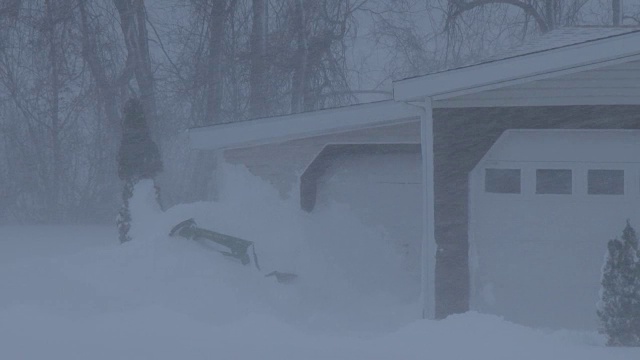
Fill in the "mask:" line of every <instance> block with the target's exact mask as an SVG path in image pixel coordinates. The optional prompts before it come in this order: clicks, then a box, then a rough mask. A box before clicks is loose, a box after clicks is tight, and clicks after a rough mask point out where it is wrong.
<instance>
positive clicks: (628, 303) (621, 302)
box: [598, 221, 640, 346]
mask: <svg viewBox="0 0 640 360" xmlns="http://www.w3.org/2000/svg"><path fill="white" fill-rule="evenodd" d="M639 255H640V253H639V249H638V237H637V235H636V232H635V230H634V229H633V227H631V224H629V222H628V221H627V226H626V227H625V229H624V231H623V233H622V238H621V240H618V239H613V240H610V241H609V243H608V245H607V255H606V260H605V264H604V267H603V268H602V281H601V284H602V288H601V290H600V302H599V303H598V317H599V318H600V321H601V322H602V325H603V330H604V332H605V333H606V334H607V336H608V339H609V340H608V345H609V346H640V260H639Z"/></svg>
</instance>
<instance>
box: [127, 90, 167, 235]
mask: <svg viewBox="0 0 640 360" xmlns="http://www.w3.org/2000/svg"><path fill="white" fill-rule="evenodd" d="M161 171H162V159H161V158H160V152H159V151H158V146H157V145H156V144H155V143H154V142H153V140H152V139H151V135H150V133H149V127H148V126H147V121H146V119H145V117H144V111H143V109H142V104H141V103H140V100H138V99H130V100H129V101H127V103H126V104H125V106H124V121H123V123H122V142H121V143H120V149H119V150H118V176H119V177H120V179H121V180H122V181H124V187H123V190H122V207H121V208H120V212H119V213H118V217H117V219H116V223H117V225H118V233H119V237H120V242H126V241H129V240H131V236H129V229H130V228H131V220H132V218H131V212H130V210H129V199H131V197H132V196H133V192H134V191H135V189H136V184H137V183H138V181H140V180H143V179H153V178H154V177H155V176H156V175H157V174H158V173H160V172H161ZM156 191H157V189H156Z"/></svg>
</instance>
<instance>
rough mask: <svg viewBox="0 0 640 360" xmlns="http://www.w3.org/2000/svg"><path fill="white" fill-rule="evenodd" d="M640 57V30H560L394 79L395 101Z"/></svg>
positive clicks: (467, 90)
mask: <svg viewBox="0 0 640 360" xmlns="http://www.w3.org/2000/svg"><path fill="white" fill-rule="evenodd" d="M638 58H640V28H635V27H634V28H629V27H624V28H606V27H580V28H562V29H557V30H553V31H550V32H549V33H547V34H544V35H541V36H539V37H537V38H536V39H533V40H532V41H530V42H528V43H526V44H524V45H522V46H520V47H517V48H514V49H511V50H508V51H505V52H503V53H500V54H498V55H495V56H492V57H490V58H488V59H485V60H483V61H480V62H478V63H475V64H472V65H466V66H462V67H459V68H454V69H448V70H444V71H440V72H434V73H430V74H426V75H421V76H416V77H411V78H407V79H403V80H399V81H396V82H394V86H393V87H394V99H395V100H400V101H421V100H423V99H425V98H429V97H430V98H432V99H434V100H439V99H447V98H452V97H456V96H460V95H464V94H470V93H475V92H481V91H485V90H490V89H496V88H501V87H505V86H509V85H514V84H517V83H522V82H529V81H535V80H539V79H542V78H548V77H554V76H559V75H563V74H569V73H575V72H580V71H585V70H588V69H592V68H598V67H603V66H608V65H612V64H616V63H621V62H626V61H632V60H637V59H638Z"/></svg>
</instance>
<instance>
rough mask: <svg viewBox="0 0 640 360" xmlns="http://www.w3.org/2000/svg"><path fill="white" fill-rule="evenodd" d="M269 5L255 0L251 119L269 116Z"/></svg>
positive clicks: (252, 37) (250, 76)
mask: <svg viewBox="0 0 640 360" xmlns="http://www.w3.org/2000/svg"><path fill="white" fill-rule="evenodd" d="M268 11H269V10H268V3H267V1H266V0H253V24H252V29H251V69H250V75H249V94H250V95H249V117H250V118H258V117H264V116H267V115H269V113H270V111H269V108H268V104H269V101H268V97H267V96H268V95H267V94H268V92H269V91H268V87H267V70H268V67H267V36H268V32H269V29H268V22H269V17H268Z"/></svg>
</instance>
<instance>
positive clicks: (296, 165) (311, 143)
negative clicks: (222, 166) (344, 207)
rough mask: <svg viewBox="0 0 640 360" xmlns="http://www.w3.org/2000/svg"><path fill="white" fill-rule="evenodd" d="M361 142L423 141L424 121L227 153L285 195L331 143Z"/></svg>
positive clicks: (226, 155) (234, 160)
mask: <svg viewBox="0 0 640 360" xmlns="http://www.w3.org/2000/svg"><path fill="white" fill-rule="evenodd" d="M361 143H362V144H372V143H373V144H378V143H379V144H385V143H386V144H398V143H400V144H402V143H406V144H413V143H420V124H419V123H418V122H417V121H416V122H410V123H403V124H399V125H392V126H380V127H373V128H368V129H363V130H356V131H348V132H343V133H338V134H332V135H323V136H316V137H311V138H307V139H300V140H293V141H287V142H284V143H280V144H269V145H261V146H255V147H251V148H245V149H236V150H227V151H225V155H224V156H225V160H226V161H227V162H228V163H230V164H243V165H245V166H246V167H247V168H248V169H249V171H251V173H253V174H254V175H257V176H260V177H261V178H263V179H265V180H267V181H269V182H270V183H271V184H272V185H273V186H275V187H276V188H277V189H278V190H279V191H280V193H281V194H282V195H283V196H285V195H287V194H289V193H290V192H291V190H292V189H293V188H294V187H295V186H296V185H297V183H298V177H299V176H300V175H301V174H302V173H303V172H304V170H305V169H306V167H307V166H308V165H309V164H310V163H311V162H312V161H313V159H315V157H316V156H317V155H318V154H319V153H320V151H322V149H323V148H324V147H325V146H326V145H327V144H361Z"/></svg>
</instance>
